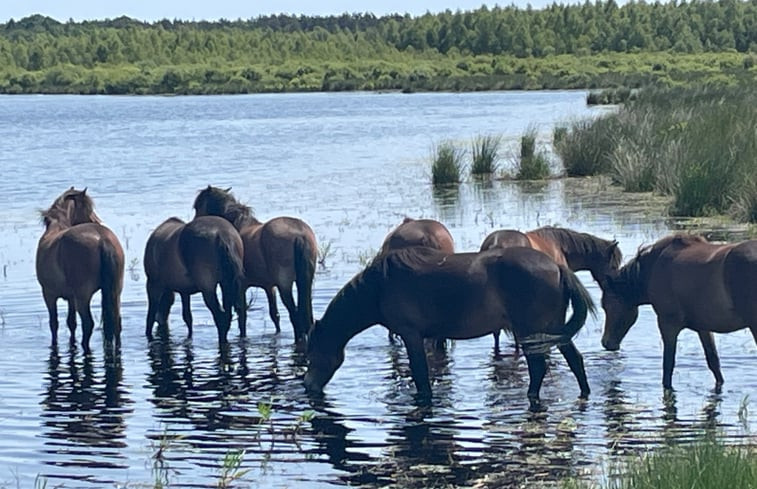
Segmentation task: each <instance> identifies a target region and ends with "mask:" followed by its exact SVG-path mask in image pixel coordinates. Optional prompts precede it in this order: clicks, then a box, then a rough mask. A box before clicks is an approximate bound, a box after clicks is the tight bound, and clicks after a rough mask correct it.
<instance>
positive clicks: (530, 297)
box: [304, 247, 594, 410]
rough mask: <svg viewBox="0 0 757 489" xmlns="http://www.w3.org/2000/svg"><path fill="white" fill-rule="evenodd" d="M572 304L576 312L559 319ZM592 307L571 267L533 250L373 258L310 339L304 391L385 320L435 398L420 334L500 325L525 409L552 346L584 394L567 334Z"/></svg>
mask: <svg viewBox="0 0 757 489" xmlns="http://www.w3.org/2000/svg"><path fill="white" fill-rule="evenodd" d="M568 303H570V304H571V306H572V308H573V315H572V316H571V318H570V319H569V320H568V322H567V323H565V315H566V311H567V308H568ZM589 311H592V312H593V311H594V304H593V302H592V300H591V297H590V296H589V293H588V292H587V290H586V289H585V288H584V287H583V285H581V282H580V281H579V280H578V278H577V277H576V276H575V274H573V272H571V271H570V270H569V269H568V268H567V267H565V266H561V265H557V264H556V263H555V262H554V261H553V260H551V259H550V258H549V257H547V256H546V255H544V254H543V253H540V252H537V251H535V250H533V249H530V248H510V249H502V250H492V251H487V252H483V253H459V254H452V255H449V254H446V253H443V252H440V251H438V250H434V249H430V248H425V247H411V248H405V249H401V250H398V251H394V252H392V253H389V254H387V255H385V256H378V257H377V258H376V259H375V260H374V261H373V262H372V263H371V264H370V265H368V266H367V267H366V268H365V270H363V271H362V272H360V273H359V274H357V275H356V276H355V277H354V278H353V279H352V280H351V281H350V282H349V283H347V285H345V286H344V287H342V289H341V290H340V291H339V293H338V294H337V295H336V297H334V299H333V300H332V301H331V303H330V304H329V305H328V307H327V309H326V312H325V313H324V315H323V317H322V318H321V319H320V320H319V321H316V322H315V324H314V326H313V328H312V329H311V332H310V335H309V338H308V354H307V357H308V362H309V366H308V370H307V373H306V374H305V380H304V381H305V387H306V388H307V390H308V391H310V392H313V393H321V392H322V390H323V387H324V386H325V385H326V384H327V383H328V382H329V380H331V377H332V376H333V375H334V372H336V370H337V369H338V368H339V366H340V365H341V364H342V362H343V361H344V348H345V346H346V344H347V342H348V341H349V340H350V339H351V338H352V337H354V336H355V335H356V334H358V333H360V332H361V331H363V330H365V329H367V328H368V327H370V326H372V325H374V324H382V325H384V326H385V327H386V328H388V329H389V331H391V332H393V333H396V334H398V335H399V336H400V337H402V339H403V341H404V343H405V347H406V349H407V352H408V356H409V359H410V370H411V372H412V376H413V381H414V382H415V385H416V387H417V389H418V393H419V394H420V395H421V396H423V397H428V396H430V394H431V385H430V383H429V377H428V365H427V361H426V355H425V351H424V348H423V340H424V339H425V338H435V339H438V338H442V339H443V338H454V339H468V338H476V337H479V336H483V335H485V334H489V333H492V332H494V331H498V330H500V329H502V328H505V329H507V330H510V331H512V332H513V334H514V335H515V338H516V339H517V340H518V341H519V342H520V344H521V345H523V349H524V352H525V354H526V361H527V363H528V371H529V377H530V382H529V388H528V399H529V401H530V409H532V410H538V409H539V408H540V401H539V390H540V388H541V383H542V380H543V378H544V375H545V372H546V355H547V353H548V351H549V349H550V348H551V347H552V346H554V345H557V346H558V348H559V349H560V352H561V353H562V354H563V356H564V357H565V359H566V360H567V362H568V365H569V366H570V369H571V370H572V371H573V373H574V375H575V376H576V379H577V380H578V384H579V386H580V389H581V397H582V398H586V397H588V395H589V384H588V382H587V380H586V372H585V370H584V366H583V359H582V357H581V354H580V353H579V352H578V350H577V349H576V347H575V345H574V344H573V341H572V338H573V336H574V335H575V334H576V333H577V332H578V331H579V329H580V328H581V327H582V326H583V324H584V322H585V321H586V317H587V314H588V312H589Z"/></svg>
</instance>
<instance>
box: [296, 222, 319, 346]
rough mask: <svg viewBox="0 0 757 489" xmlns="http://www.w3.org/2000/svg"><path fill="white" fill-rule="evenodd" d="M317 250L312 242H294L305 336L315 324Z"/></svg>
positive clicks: (298, 307)
mask: <svg viewBox="0 0 757 489" xmlns="http://www.w3.org/2000/svg"><path fill="white" fill-rule="evenodd" d="M314 254H315V250H314V249H313V244H312V243H311V241H310V240H309V239H307V238H305V237H298V238H297V239H296V240H295V241H294V274H295V283H296V284H297V316H299V318H298V321H299V323H300V325H299V328H300V333H301V334H303V335H305V334H307V333H308V331H309V330H310V326H312V324H313V278H314V277H315V260H314V259H313V256H314Z"/></svg>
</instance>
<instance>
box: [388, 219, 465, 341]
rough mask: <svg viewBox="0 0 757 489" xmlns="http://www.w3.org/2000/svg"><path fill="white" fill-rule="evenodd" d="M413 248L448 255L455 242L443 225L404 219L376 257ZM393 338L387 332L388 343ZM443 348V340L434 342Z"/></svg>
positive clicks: (434, 221) (452, 250)
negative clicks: (421, 248) (422, 248)
mask: <svg viewBox="0 0 757 489" xmlns="http://www.w3.org/2000/svg"><path fill="white" fill-rule="evenodd" d="M413 246H423V247H426V248H432V249H435V250H439V251H441V252H444V253H447V254H448V255H451V254H452V253H454V252H455V240H454V239H453V238H452V234H451V233H450V232H449V229H447V227H446V226H445V225H444V224H442V223H441V222H439V221H436V220H434V219H413V218H412V217H406V218H405V219H403V220H402V222H401V223H400V224H399V225H398V226H397V227H396V228H394V229H393V230H391V231H390V232H389V234H387V235H386V237H385V238H384V242H383V243H382V244H381V250H380V251H379V253H378V255H379V256H383V255H386V254H387V253H389V252H391V251H394V250H400V249H402V248H409V247H413ZM394 336H395V335H394V333H392V332H391V331H389V341H391V342H394ZM445 346H446V340H445V339H444V338H442V339H440V340H438V341H436V342H435V347H436V349H437V350H442V349H444V348H445Z"/></svg>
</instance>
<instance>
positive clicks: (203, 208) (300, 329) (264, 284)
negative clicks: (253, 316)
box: [194, 185, 318, 342]
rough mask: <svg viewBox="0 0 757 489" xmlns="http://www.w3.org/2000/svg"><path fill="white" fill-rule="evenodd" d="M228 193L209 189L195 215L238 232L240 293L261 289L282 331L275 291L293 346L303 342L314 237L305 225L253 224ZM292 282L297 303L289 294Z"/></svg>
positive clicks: (308, 321)
mask: <svg viewBox="0 0 757 489" xmlns="http://www.w3.org/2000/svg"><path fill="white" fill-rule="evenodd" d="M230 190H231V189H226V190H224V189H220V188H218V187H212V186H210V185H208V187H207V188H206V189H203V190H202V191H200V193H199V194H198V195H197V198H196V199H195V202H194V208H195V213H196V215H197V216H206V215H212V216H221V217H223V218H225V219H227V220H228V221H229V222H230V223H232V224H233V225H234V227H235V228H236V229H237V230H239V234H240V235H241V236H242V241H243V242H244V271H245V281H244V289H246V288H247V287H250V286H252V287H260V288H262V289H263V290H265V294H266V297H267V299H268V311H269V314H270V316H271V320H273V324H274V325H275V326H276V332H277V333H278V332H280V331H281V326H280V318H279V311H278V306H277V305H276V289H278V290H279V293H280V294H281V300H282V301H283V302H284V306H286V308H287V311H288V312H289V319H290V321H291V323H292V327H293V328H294V336H295V340H296V341H297V342H300V341H303V340H304V339H305V337H306V335H307V332H308V330H309V329H310V326H311V325H312V324H313V306H312V294H313V292H312V290H313V279H314V277H315V265H316V261H317V259H318V244H317V242H316V239H315V233H314V232H313V230H312V229H311V228H310V226H308V225H307V223H305V222H304V221H302V220H300V219H297V218H294V217H276V218H273V219H271V220H269V221H266V222H265V223H262V222H260V221H258V220H257V219H256V218H255V216H254V215H253V214H252V209H250V207H248V206H246V205H244V204H242V203H240V202H238V201H237V200H236V198H235V197H234V196H233V195H232V194H231V192H230ZM294 284H297V302H296V303H295V301H294V296H293V293H292V288H293V285H294Z"/></svg>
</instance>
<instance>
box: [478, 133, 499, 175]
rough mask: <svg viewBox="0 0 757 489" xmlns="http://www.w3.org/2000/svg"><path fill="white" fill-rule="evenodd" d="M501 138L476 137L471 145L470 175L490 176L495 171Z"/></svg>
mask: <svg viewBox="0 0 757 489" xmlns="http://www.w3.org/2000/svg"><path fill="white" fill-rule="evenodd" d="M501 144H502V138H501V137H499V136H491V135H489V136H477V137H476V138H475V139H474V140H473V143H472V144H471V158H472V163H471V175H491V174H493V173H494V172H496V171H497V166H498V161H499V151H500V147H501Z"/></svg>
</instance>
